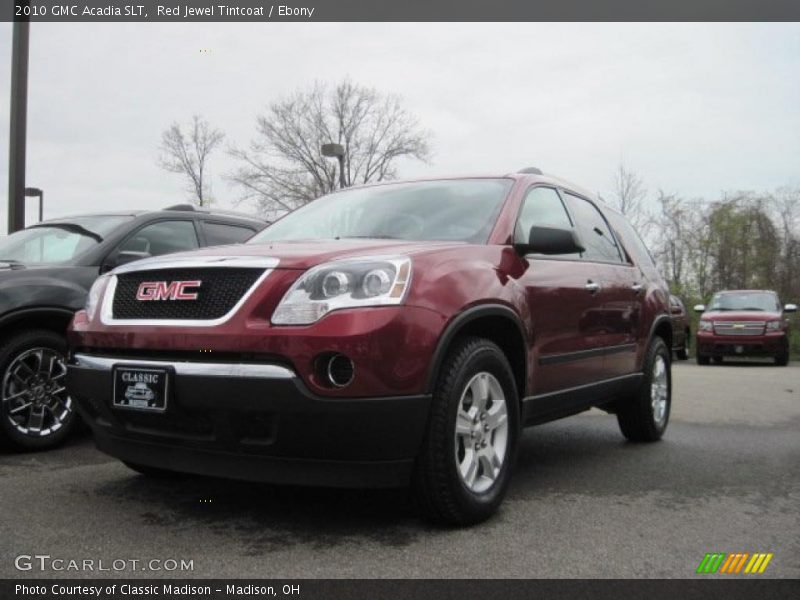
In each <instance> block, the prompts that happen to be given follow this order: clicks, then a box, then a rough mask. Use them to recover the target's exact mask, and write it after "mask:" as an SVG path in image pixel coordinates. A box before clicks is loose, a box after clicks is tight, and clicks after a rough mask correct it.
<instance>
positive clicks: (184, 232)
mask: <svg viewBox="0 0 800 600" xmlns="http://www.w3.org/2000/svg"><path fill="white" fill-rule="evenodd" d="M198 246H199V244H198V243H197V232H196V231H195V229H194V223H193V222H192V221H158V222H156V223H152V224H150V225H145V226H144V227H142V228H141V229H140V230H139V231H137V232H136V233H134V234H133V236H132V237H130V238H128V239H127V240H126V241H125V242H123V243H122V245H121V246H120V247H119V250H120V252H146V253H147V254H149V255H150V256H158V255H159V254H168V253H170V252H180V251H181V250H193V249H195V248H197V247H198Z"/></svg>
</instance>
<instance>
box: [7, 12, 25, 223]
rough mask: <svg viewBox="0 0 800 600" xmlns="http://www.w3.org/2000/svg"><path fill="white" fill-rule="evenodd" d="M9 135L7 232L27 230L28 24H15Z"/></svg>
mask: <svg viewBox="0 0 800 600" xmlns="http://www.w3.org/2000/svg"><path fill="white" fill-rule="evenodd" d="M10 113H11V125H10V131H9V136H8V232H9V233H14V232H15V231H19V230H20V229H24V228H25V129H26V124H27V123H26V122H27V114H28V23H27V22H22V21H16V22H14V33H13V36H12V42H11V111H10Z"/></svg>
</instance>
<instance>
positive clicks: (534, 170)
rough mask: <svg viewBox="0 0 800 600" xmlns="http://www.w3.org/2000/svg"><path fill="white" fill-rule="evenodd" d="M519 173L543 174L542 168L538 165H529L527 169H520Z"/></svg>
mask: <svg viewBox="0 0 800 600" xmlns="http://www.w3.org/2000/svg"><path fill="white" fill-rule="evenodd" d="M517 173H520V174H524V175H542V174H543V173H542V170H541V169H537V168H536V167H527V168H525V169H520V170H519V171H517Z"/></svg>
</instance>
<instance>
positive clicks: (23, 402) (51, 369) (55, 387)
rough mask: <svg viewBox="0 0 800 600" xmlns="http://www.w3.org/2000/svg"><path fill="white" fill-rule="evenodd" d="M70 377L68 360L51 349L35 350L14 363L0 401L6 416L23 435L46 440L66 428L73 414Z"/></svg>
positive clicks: (5, 377)
mask: <svg viewBox="0 0 800 600" xmlns="http://www.w3.org/2000/svg"><path fill="white" fill-rule="evenodd" d="M66 374H67V368H66V365H65V364H64V357H63V356H62V355H61V354H60V353H59V352H56V351H55V350H53V349H51V348H31V349H29V350H26V351H24V352H22V353H20V354H19V355H17V356H16V357H15V358H14V359H13V360H12V361H11V363H10V364H9V365H8V368H7V369H6V372H5V376H4V378H3V387H2V395H1V396H0V401H2V403H3V407H4V411H3V413H4V414H5V416H6V418H7V419H8V420H9V422H10V423H11V425H12V426H13V427H14V428H15V429H16V430H17V431H18V432H19V433H21V434H23V435H26V436H31V437H46V436H48V435H52V434H54V433H55V432H56V431H58V430H59V429H61V427H63V426H64V423H65V422H66V421H67V419H68V418H69V416H70V414H71V413H72V411H73V404H72V399H71V398H70V397H69V395H68V394H67V389H66V386H65V376H66Z"/></svg>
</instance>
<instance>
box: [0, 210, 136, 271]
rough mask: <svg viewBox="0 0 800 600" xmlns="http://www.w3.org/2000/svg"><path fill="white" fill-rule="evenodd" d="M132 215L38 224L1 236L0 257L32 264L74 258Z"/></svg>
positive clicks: (50, 262)
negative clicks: (5, 236)
mask: <svg viewBox="0 0 800 600" xmlns="http://www.w3.org/2000/svg"><path fill="white" fill-rule="evenodd" d="M132 218H133V217H131V216H95V217H78V218H75V219H70V220H69V221H53V222H50V223H42V224H41V225H34V226H33V227H28V228H27V229H23V230H22V231H17V232H16V233H12V234H11V235H9V236H8V237H7V238H4V239H3V240H0V261H15V262H20V263H23V264H28V265H35V264H54V263H63V262H67V261H69V260H72V259H73V258H75V257H76V256H78V255H80V254H82V253H83V252H85V251H86V250H88V249H89V248H92V247H93V246H95V245H97V244H99V243H100V241H102V239H103V238H104V237H105V236H106V235H107V234H108V233H110V232H111V231H113V230H114V229H115V228H117V227H119V226H120V225H121V224H122V223H124V222H125V221H129V220H130V219H132Z"/></svg>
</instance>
